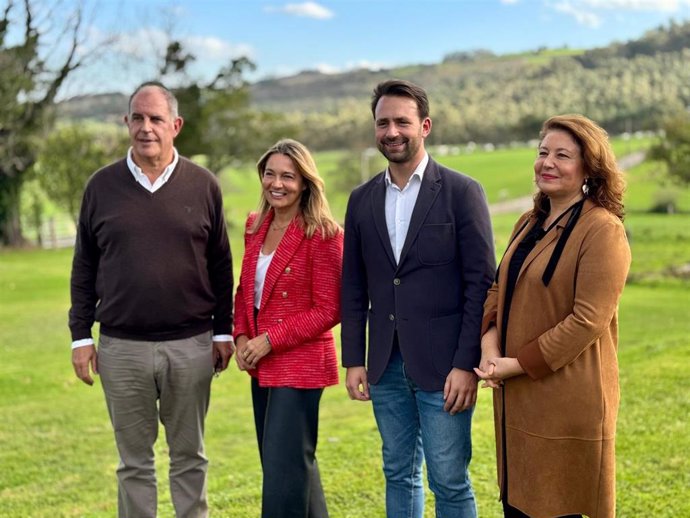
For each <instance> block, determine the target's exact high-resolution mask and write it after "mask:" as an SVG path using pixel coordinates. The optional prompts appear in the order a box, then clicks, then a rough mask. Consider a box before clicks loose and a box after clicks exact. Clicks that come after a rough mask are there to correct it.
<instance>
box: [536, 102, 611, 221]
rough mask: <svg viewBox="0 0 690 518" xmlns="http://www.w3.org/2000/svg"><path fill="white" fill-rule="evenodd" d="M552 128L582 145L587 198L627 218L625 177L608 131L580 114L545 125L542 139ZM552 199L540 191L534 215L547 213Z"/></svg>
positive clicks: (540, 136) (547, 122)
mask: <svg viewBox="0 0 690 518" xmlns="http://www.w3.org/2000/svg"><path fill="white" fill-rule="evenodd" d="M551 131H565V132H566V133H568V134H569V135H570V136H571V137H572V138H573V139H574V140H575V142H577V144H578V145H579V146H580V152H581V153H582V160H583V162H584V164H583V169H584V171H583V172H584V174H585V177H586V178H587V180H586V183H587V186H588V187H589V192H588V193H587V195H586V197H587V198H588V199H590V200H592V201H593V202H594V203H595V204H597V205H599V206H600V207H604V208H605V209H606V210H608V211H609V212H611V213H612V214H614V215H615V216H617V217H618V218H619V219H620V220H621V221H622V220H623V218H624V217H625V210H624V206H623V193H624V192H625V178H624V177H623V173H622V171H621V170H620V169H619V168H618V163H617V162H616V157H615V155H614V154H613V150H612V149H611V144H610V143H609V138H608V134H607V133H606V131H605V130H604V129H603V128H602V127H601V126H599V125H598V124H596V123H595V122H594V121H592V120H590V119H588V118H587V117H585V116H583V115H579V114H567V115H557V116H555V117H551V118H550V119H548V120H547V121H545V122H544V124H543V125H542V128H541V131H540V132H539V138H540V140H542V139H543V138H544V137H545V136H546V134H547V133H549V132H551ZM550 206H551V205H550V203H549V198H548V196H547V195H546V194H544V193H543V192H541V191H539V192H537V194H535V195H534V214H535V215H538V214H547V213H548V212H549V210H550Z"/></svg>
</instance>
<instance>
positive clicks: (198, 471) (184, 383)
mask: <svg viewBox="0 0 690 518" xmlns="http://www.w3.org/2000/svg"><path fill="white" fill-rule="evenodd" d="M98 370H99V373H100V377H101V381H102V384H103V391H104V392H105V400H106V404H107V405H108V412H109V413H110V420H111V422H112V424H113V429H114V431H115V442H116V444H117V449H118V452H119V454H120V465H119V467H118V468H117V478H118V510H119V517H120V518H155V516H156V505H157V495H156V468H155V462H154V451H153V445H154V443H155V442H156V438H157V436H158V419H159V418H160V420H161V422H162V423H163V426H164V427H165V436H166V440H167V443H168V448H169V450H170V494H171V497H172V501H173V505H174V507H175V514H176V516H177V517H178V518H205V517H206V516H207V515H208V505H207V502H206V471H207V467H208V460H207V459H206V456H205V455H204V418H205V417H206V411H207V409H208V404H209V397H210V388H211V378H212V376H213V352H212V342H211V332H210V331H209V332H206V333H203V334H201V335H198V336H194V337H192V338H186V339H183V340H171V341H167V342H142V341H134V340H123V339H120V338H112V337H108V336H103V335H101V337H100V339H99V343H98Z"/></svg>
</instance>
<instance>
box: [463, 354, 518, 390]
mask: <svg viewBox="0 0 690 518" xmlns="http://www.w3.org/2000/svg"><path fill="white" fill-rule="evenodd" d="M474 372H475V373H476V374H477V376H479V379H481V380H483V381H484V383H482V388H487V387H488V388H495V389H496V388H500V387H501V386H503V382H504V381H505V380H507V379H508V378H512V377H513V376H519V375H520V374H524V373H525V371H524V370H523V368H522V366H521V365H520V362H518V361H517V358H506V357H502V356H491V357H486V356H484V355H482V360H481V362H480V363H479V367H478V368H477V367H475V368H474Z"/></svg>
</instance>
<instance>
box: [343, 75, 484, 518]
mask: <svg viewBox="0 0 690 518" xmlns="http://www.w3.org/2000/svg"><path fill="white" fill-rule="evenodd" d="M371 108H372V113H373V115H374V121H375V128H376V144H377V147H378V149H379V150H380V151H381V153H382V154H383V155H384V156H385V157H386V158H387V159H388V167H387V169H386V170H385V171H383V172H381V173H379V174H378V175H376V176H375V177H374V178H373V179H371V180H370V181H368V182H366V183H365V184H363V185H361V186H359V187H358V188H356V189H355V190H354V191H353V192H352V194H351V196H350V200H349V202H348V208H347V215H346V217H345V249H344V262H343V283H342V324H341V331H342V358H343V365H344V366H345V367H347V377H346V386H347V390H348V393H349V395H350V398H352V399H356V400H360V401H368V400H371V401H372V404H373V409H374V416H375V418H376V422H377V425H378V428H379V432H380V434H381V438H382V442H383V470H384V474H385V476H386V512H387V516H388V518H400V517H409V518H421V517H422V515H423V513H424V488H423V485H422V462H423V460H424V459H426V463H427V472H428V478H429V487H430V489H431V490H432V491H433V493H434V496H435V500H436V516H437V517H441V516H443V517H445V516H449V517H450V516H452V517H454V518H455V517H459V518H465V517H476V512H477V511H476V505H475V501H474V494H473V491H472V486H471V483H470V479H469V475H468V466H469V462H470V458H471V454H472V452H471V437H470V432H471V420H472V412H473V410H474V405H475V402H476V398H477V378H476V376H475V374H474V373H473V371H472V369H473V367H475V366H477V365H478V364H479V359H480V356H481V350H480V326H481V319H482V312H483V304H484V299H485V297H486V292H487V289H488V288H489V286H490V285H491V281H492V279H493V275H494V271H495V258H494V250H493V235H492V232H491V223H490V220H489V211H488V207H487V203H486V197H485V195H484V191H483V190H482V188H481V186H480V185H479V184H478V183H477V182H476V181H475V180H473V179H471V178H469V177H467V176H465V175H462V174H460V173H457V172H455V171H452V170H450V169H448V168H445V167H443V166H441V165H440V164H438V163H436V162H435V161H434V160H432V159H431V158H430V157H429V155H428V154H427V152H426V150H425V147H424V140H425V139H426V137H427V136H428V135H429V133H430V132H431V119H430V118H429V103H428V100H427V96H426V93H425V92H424V90H423V89H422V88H420V87H419V86H417V85H414V84H412V83H409V82H406V81H398V80H391V81H386V82H383V83H381V84H379V85H378V86H377V87H376V88H375V89H374V95H373V98H372V104H371ZM367 324H368V327H369V350H368V358H367V346H366V336H365V335H366V331H365V330H366V328H367ZM365 365H366V367H365Z"/></svg>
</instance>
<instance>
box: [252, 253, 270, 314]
mask: <svg viewBox="0 0 690 518" xmlns="http://www.w3.org/2000/svg"><path fill="white" fill-rule="evenodd" d="M273 254H275V250H274V251H273V252H271V253H270V254H268V255H264V253H263V252H262V251H261V250H259V260H258V261H257V263H256V276H255V277H254V307H255V308H257V309H259V308H261V296H262V295H263V292H264V281H265V280H266V272H267V271H268V267H269V266H270V264H271V260H272V259H273Z"/></svg>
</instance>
